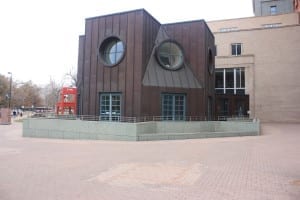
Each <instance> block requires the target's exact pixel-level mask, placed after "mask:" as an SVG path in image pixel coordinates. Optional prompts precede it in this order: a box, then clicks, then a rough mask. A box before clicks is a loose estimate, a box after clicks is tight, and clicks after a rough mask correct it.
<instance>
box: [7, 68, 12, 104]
mask: <svg viewBox="0 0 300 200" xmlns="http://www.w3.org/2000/svg"><path fill="white" fill-rule="evenodd" d="M8 74H10V82H9V98H8V108H9V109H10V102H11V84H12V73H11V72H8Z"/></svg>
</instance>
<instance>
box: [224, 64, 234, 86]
mask: <svg viewBox="0 0 300 200" xmlns="http://www.w3.org/2000/svg"><path fill="white" fill-rule="evenodd" d="M225 73H226V78H225V80H226V88H234V74H233V73H234V69H226V70H225Z"/></svg>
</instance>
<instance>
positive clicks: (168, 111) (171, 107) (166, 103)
mask: <svg viewBox="0 0 300 200" xmlns="http://www.w3.org/2000/svg"><path fill="white" fill-rule="evenodd" d="M185 98H186V96H185V94H162V116H163V119H164V120H185V102H186V100H185Z"/></svg>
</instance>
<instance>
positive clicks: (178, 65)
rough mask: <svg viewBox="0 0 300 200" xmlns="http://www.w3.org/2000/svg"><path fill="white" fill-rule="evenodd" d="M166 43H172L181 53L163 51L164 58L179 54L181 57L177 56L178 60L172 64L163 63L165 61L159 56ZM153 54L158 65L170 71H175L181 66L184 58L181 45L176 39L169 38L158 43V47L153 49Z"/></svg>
mask: <svg viewBox="0 0 300 200" xmlns="http://www.w3.org/2000/svg"><path fill="white" fill-rule="evenodd" d="M168 43H169V44H170V45H174V46H175V47H176V48H177V49H176V51H177V52H179V53H180V54H181V55H176V54H172V53H165V52H164V54H165V55H166V56H165V58H170V57H175V56H181V58H180V57H179V58H178V59H179V61H178V62H175V63H174V64H173V65H167V64H166V63H165V61H164V60H163V59H162V57H161V51H164V50H163V47H164V45H167V44H168ZM155 56H156V60H157V62H158V63H159V65H160V66H162V67H163V68H164V69H167V70H171V71H176V70H179V69H181V68H182V67H183V64H184V59H185V56H184V51H183V48H182V47H181V45H180V44H179V43H178V42H177V41H175V40H171V39H168V40H164V41H162V42H161V43H160V44H159V45H158V47H156V49H155Z"/></svg>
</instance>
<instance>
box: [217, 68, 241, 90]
mask: <svg viewBox="0 0 300 200" xmlns="http://www.w3.org/2000/svg"><path fill="white" fill-rule="evenodd" d="M215 74H216V84H215V87H216V93H217V94H245V70H244V68H228V69H216V72H215Z"/></svg>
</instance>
